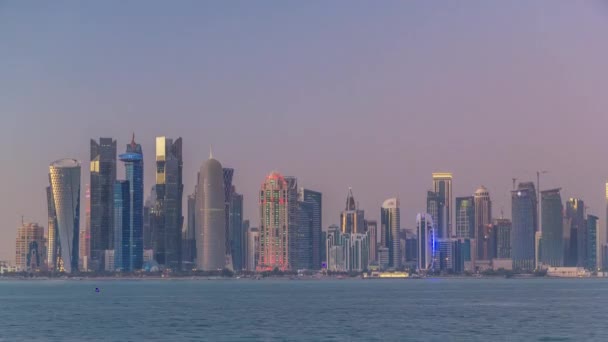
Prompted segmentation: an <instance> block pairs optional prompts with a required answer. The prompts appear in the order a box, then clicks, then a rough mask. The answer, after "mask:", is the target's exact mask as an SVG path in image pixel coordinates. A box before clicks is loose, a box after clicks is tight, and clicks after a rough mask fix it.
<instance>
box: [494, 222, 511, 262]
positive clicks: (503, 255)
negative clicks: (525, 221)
mask: <svg viewBox="0 0 608 342" xmlns="http://www.w3.org/2000/svg"><path fill="white" fill-rule="evenodd" d="M492 232H493V235H494V240H495V243H494V245H495V246H496V257H497V258H498V259H510V258H511V220H508V219H496V220H494V228H493V229H492Z"/></svg>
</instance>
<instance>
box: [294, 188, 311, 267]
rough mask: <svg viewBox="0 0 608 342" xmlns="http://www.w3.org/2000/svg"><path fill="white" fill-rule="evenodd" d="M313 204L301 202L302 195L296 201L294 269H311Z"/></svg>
mask: <svg viewBox="0 0 608 342" xmlns="http://www.w3.org/2000/svg"><path fill="white" fill-rule="evenodd" d="M313 215H314V214H313V203H312V202H306V201H303V198H302V193H300V198H299V200H298V225H297V232H296V249H297V251H296V253H295V260H293V264H294V269H296V270H303V269H312V247H313V244H312V231H313V226H312V223H313Z"/></svg>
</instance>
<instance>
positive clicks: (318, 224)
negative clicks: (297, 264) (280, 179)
mask: <svg viewBox="0 0 608 342" xmlns="http://www.w3.org/2000/svg"><path fill="white" fill-rule="evenodd" d="M300 192H301V197H302V201H304V202H309V203H311V205H312V223H311V224H312V269H315V270H318V269H320V268H321V262H322V261H323V259H322V258H321V256H322V254H323V253H322V251H323V250H325V240H323V239H322V238H321V234H322V230H323V226H322V224H323V195H322V194H321V193H320V192H318V191H314V190H310V189H305V188H301V189H300Z"/></svg>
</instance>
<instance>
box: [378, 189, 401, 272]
mask: <svg viewBox="0 0 608 342" xmlns="http://www.w3.org/2000/svg"><path fill="white" fill-rule="evenodd" d="M380 223H381V225H382V229H383V230H384V231H386V233H385V234H386V236H387V238H386V240H387V241H386V246H384V247H387V248H388V266H389V267H393V268H399V267H401V248H400V241H399V231H400V229H401V221H400V214H399V200H398V199H397V198H389V199H387V200H386V201H384V203H382V210H381V212H380Z"/></svg>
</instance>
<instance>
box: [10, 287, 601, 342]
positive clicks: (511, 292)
mask: <svg viewBox="0 0 608 342" xmlns="http://www.w3.org/2000/svg"><path fill="white" fill-rule="evenodd" d="M96 287H99V289H100V292H99V293H96V292H95V288H96ZM101 340H103V341H203V340H205V341H239V340H248V341H250V340H261V341H296V340H301V341H321V340H325V341H608V280H603V279H572V280H559V279H435V280H432V279H424V280H335V281H334V280H322V281H290V280H262V281H249V280H206V281H205V280H201V281H190V280H188V281H186V280H165V281H160V280H159V281H29V282H23V281H1V282H0V341H101Z"/></svg>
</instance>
